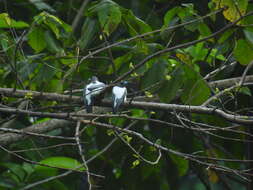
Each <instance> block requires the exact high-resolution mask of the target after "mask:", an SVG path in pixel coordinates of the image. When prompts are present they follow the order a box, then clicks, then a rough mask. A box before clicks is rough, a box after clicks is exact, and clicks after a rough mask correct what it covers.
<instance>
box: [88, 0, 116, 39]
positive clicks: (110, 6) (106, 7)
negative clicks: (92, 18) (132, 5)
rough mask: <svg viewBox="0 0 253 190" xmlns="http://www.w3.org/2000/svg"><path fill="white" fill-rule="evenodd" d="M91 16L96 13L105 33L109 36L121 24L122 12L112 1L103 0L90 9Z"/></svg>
mask: <svg viewBox="0 0 253 190" xmlns="http://www.w3.org/2000/svg"><path fill="white" fill-rule="evenodd" d="M89 12H90V14H93V13H96V14H97V15H98V20H99V23H100V26H101V28H102V30H103V32H104V33H105V34H106V35H107V36H109V35H110V34H111V33H112V32H113V31H114V30H115V29H116V28H117V26H118V25H119V23H120V22H121V10H120V7H119V5H118V4H116V3H115V2H113V1H111V0H102V1H101V2H99V3H97V4H95V5H94V6H92V7H91V8H90V9H89Z"/></svg>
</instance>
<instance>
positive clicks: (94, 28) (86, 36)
mask: <svg viewBox="0 0 253 190" xmlns="http://www.w3.org/2000/svg"><path fill="white" fill-rule="evenodd" d="M98 29H99V27H98V22H97V20H96V19H93V18H89V17H88V18H86V20H85V21H84V23H83V26H82V35H81V38H80V39H79V41H78V44H79V46H80V48H81V49H82V50H83V49H85V48H86V47H88V45H89V44H90V43H92V41H93V38H94V35H95V34H96V33H97V32H98Z"/></svg>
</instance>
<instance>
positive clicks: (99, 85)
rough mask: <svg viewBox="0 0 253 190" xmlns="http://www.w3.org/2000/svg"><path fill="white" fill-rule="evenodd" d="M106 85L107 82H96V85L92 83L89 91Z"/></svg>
mask: <svg viewBox="0 0 253 190" xmlns="http://www.w3.org/2000/svg"><path fill="white" fill-rule="evenodd" d="M103 87H105V84H96V85H92V86H91V87H89V88H88V90H89V91H92V90H95V89H97V88H103Z"/></svg>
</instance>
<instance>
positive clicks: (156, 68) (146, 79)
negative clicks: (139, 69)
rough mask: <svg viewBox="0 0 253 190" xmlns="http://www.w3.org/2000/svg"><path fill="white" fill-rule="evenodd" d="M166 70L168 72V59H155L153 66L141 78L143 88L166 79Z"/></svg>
mask: <svg viewBox="0 0 253 190" xmlns="http://www.w3.org/2000/svg"><path fill="white" fill-rule="evenodd" d="M166 72H167V61H166V60H165V59H162V58H160V59H155V61H154V62H153V64H152V66H151V68H150V69H149V70H148V71H147V72H146V73H145V74H144V76H143V78H142V80H141V87H142V89H144V88H147V87H150V86H151V85H153V84H155V83H157V82H159V81H161V80H162V79H164V78H165V75H166ZM158 73H159V74H158ZM151 91H152V90H151Z"/></svg>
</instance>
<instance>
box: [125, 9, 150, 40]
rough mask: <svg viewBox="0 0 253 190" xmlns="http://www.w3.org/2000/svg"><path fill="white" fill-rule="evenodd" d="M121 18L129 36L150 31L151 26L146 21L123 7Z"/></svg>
mask: <svg viewBox="0 0 253 190" xmlns="http://www.w3.org/2000/svg"><path fill="white" fill-rule="evenodd" d="M122 18H123V20H124V24H125V26H126V27H127V29H128V31H129V33H130V35H131V36H136V35H138V34H143V33H147V32H150V31H152V29H151V27H150V26H149V25H148V24H147V23H145V22H144V21H143V20H141V19H139V18H138V17H136V16H135V15H134V14H133V12H132V11H130V10H126V9H124V10H123V15H122Z"/></svg>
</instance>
